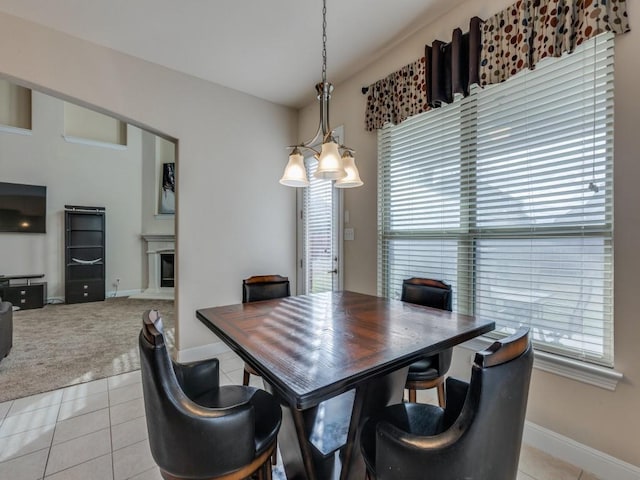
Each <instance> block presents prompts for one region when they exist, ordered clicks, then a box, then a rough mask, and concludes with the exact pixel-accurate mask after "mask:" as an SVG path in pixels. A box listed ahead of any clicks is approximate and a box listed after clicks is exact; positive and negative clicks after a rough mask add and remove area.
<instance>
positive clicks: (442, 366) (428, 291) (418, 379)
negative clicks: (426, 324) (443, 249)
mask: <svg viewBox="0 0 640 480" xmlns="http://www.w3.org/2000/svg"><path fill="white" fill-rule="evenodd" d="M451 297H452V295H451V285H449V284H447V283H445V282H442V281H440V280H432V279H430V278H416V277H414V278H409V279H407V280H404V281H403V282H402V297H401V300H402V301H403V302H409V303H416V304H418V305H424V306H426V307H432V308H439V309H440V310H448V311H451ZM452 355H453V349H451V348H448V349H446V350H443V351H441V352H438V353H436V354H434V355H426V356H425V357H423V358H422V359H420V360H418V361H417V362H415V363H412V364H411V365H410V366H409V373H408V374H407V383H406V385H405V388H406V389H407V390H409V401H410V402H415V401H416V396H417V395H416V390H425V389H428V388H437V389H438V404H439V405H440V406H441V407H444V406H445V405H446V394H445V388H444V387H445V384H444V379H445V375H446V373H447V372H448V371H449V367H450V366H451V357H452Z"/></svg>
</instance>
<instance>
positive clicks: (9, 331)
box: [0, 301, 13, 360]
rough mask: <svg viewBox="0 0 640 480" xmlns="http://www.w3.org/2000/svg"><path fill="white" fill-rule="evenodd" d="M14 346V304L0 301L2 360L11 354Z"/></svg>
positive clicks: (0, 348) (0, 356) (0, 354)
mask: <svg viewBox="0 0 640 480" xmlns="http://www.w3.org/2000/svg"><path fill="white" fill-rule="evenodd" d="M12 346H13V305H12V304H11V302H2V301H0V360H2V359H3V358H4V357H6V356H7V355H9V352H10V351H11V347H12Z"/></svg>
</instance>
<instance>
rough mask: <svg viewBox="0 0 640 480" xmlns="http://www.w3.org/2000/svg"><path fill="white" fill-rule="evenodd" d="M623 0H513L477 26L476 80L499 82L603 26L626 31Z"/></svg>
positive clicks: (567, 48)
mask: <svg viewBox="0 0 640 480" xmlns="http://www.w3.org/2000/svg"><path fill="white" fill-rule="evenodd" d="M629 29H630V28H629V19H628V15H627V2H626V1H625V0H519V1H518V2H516V3H515V4H513V5H512V6H510V7H508V8H507V9H505V10H503V11H502V12H499V13H497V14H496V15H494V16H493V17H491V18H489V19H488V20H487V21H486V22H485V23H484V26H483V30H482V53H481V55H480V85H490V84H493V83H500V82H503V81H504V80H506V79H507V78H509V77H511V76H512V75H515V74H516V73H518V72H519V71H521V70H523V69H525V68H534V67H535V65H536V64H537V63H538V62H539V61H540V60H542V59H543V58H546V57H560V56H561V55H562V54H564V53H571V52H573V51H574V50H575V48H576V47H577V46H578V45H580V44H582V43H583V42H585V41H586V40H588V39H590V38H592V37H594V36H596V35H599V34H601V33H603V32H605V31H610V32H614V33H617V34H620V33H625V32H628V31H629Z"/></svg>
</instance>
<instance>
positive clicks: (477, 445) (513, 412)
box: [360, 328, 533, 480]
mask: <svg viewBox="0 0 640 480" xmlns="http://www.w3.org/2000/svg"><path fill="white" fill-rule="evenodd" d="M532 365H533V348H532V346H531V341H530V339H529V329H528V328H521V329H520V330H518V331H517V332H516V333H515V334H514V335H512V336H510V337H507V338H504V339H502V340H499V341H496V342H494V343H493V344H492V345H491V346H490V347H488V348H487V349H486V350H484V351H482V352H479V353H476V355H475V360H474V364H473V367H472V372H471V380H470V382H469V383H467V382H463V381H461V380H457V379H454V378H451V377H449V378H448V379H447V392H448V400H447V406H446V408H441V407H438V406H435V405H429V404H418V403H402V404H398V405H392V406H389V407H386V408H385V409H383V410H382V412H380V413H379V414H377V415H376V416H373V417H371V418H369V419H368V420H367V421H366V423H365V424H364V426H363V428H362V430H361V433H360V446H361V449H362V453H363V456H364V460H365V464H366V466H367V474H368V477H369V478H371V479H377V480H392V479H393V480H399V479H402V480H418V479H419V480H460V479H473V480H497V479H500V480H515V479H516V477H517V475H518V461H519V457H520V446H521V443H522V432H523V429H524V420H525V413H526V408H527V397H528V393H529V381H530V378H531V368H532Z"/></svg>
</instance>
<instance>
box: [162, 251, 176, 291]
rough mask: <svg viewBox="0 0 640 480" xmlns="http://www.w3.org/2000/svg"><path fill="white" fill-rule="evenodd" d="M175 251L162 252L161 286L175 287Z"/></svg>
mask: <svg viewBox="0 0 640 480" xmlns="http://www.w3.org/2000/svg"><path fill="white" fill-rule="evenodd" d="M174 257H175V254H173V253H161V254H160V288H165V287H171V288H173V258H174Z"/></svg>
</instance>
